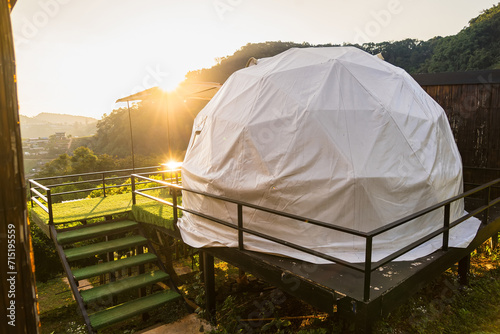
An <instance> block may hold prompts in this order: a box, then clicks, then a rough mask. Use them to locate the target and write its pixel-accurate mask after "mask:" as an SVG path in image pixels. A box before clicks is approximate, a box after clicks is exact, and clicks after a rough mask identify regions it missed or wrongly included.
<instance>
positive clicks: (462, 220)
mask: <svg viewBox="0 0 500 334" xmlns="http://www.w3.org/2000/svg"><path fill="white" fill-rule="evenodd" d="M497 203H500V197H499V198H497V199H495V200H494V201H493V202H490V204H489V205H483V206H482V207H480V208H477V209H476V210H474V211H472V212H469V213H468V214H466V215H464V216H462V217H460V218H458V219H456V220H455V221H453V222H452V223H450V227H449V229H450V230H451V229H452V228H454V227H455V226H457V225H458V224H461V223H463V222H464V221H466V220H467V219H469V218H471V217H473V216H475V215H477V214H479V213H481V212H483V211H484V210H486V209H488V208H489V207H491V206H493V205H495V204H497ZM444 231H445V228H440V229H439V230H436V231H435V232H432V233H431V234H429V235H427V236H425V237H422V238H421V239H419V240H417V241H415V242H414V243H411V244H410V245H408V246H407V247H405V248H402V249H401V250H400V251H398V252H396V253H393V254H391V255H388V256H387V257H385V258H384V259H382V260H380V261H378V262H377V263H376V264H375V267H372V271H373V270H375V269H377V268H379V267H381V266H383V265H385V264H387V263H388V262H390V261H392V260H394V259H396V258H398V257H400V256H401V255H403V254H404V253H407V252H408V251H410V250H412V249H413V248H416V247H418V246H420V245H421V244H423V243H425V242H426V241H428V240H430V239H432V238H434V237H436V236H438V235H439V234H441V233H443V232H444ZM429 236H431V237H430V238H429ZM412 246H413V247H412ZM408 247H410V248H409V249H407V248H408ZM405 249H406V251H404V250H405ZM401 251H403V252H402V253H400V252H401ZM382 261H385V262H383V263H382ZM380 263H382V264H380Z"/></svg>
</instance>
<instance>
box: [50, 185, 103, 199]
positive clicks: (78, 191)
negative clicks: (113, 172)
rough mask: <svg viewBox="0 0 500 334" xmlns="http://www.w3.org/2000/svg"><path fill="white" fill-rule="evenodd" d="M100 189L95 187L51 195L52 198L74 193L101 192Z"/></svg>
mask: <svg viewBox="0 0 500 334" xmlns="http://www.w3.org/2000/svg"><path fill="white" fill-rule="evenodd" d="M106 188H108V187H106ZM102 189H103V188H102V187H97V188H89V189H80V190H71V191H64V192H60V193H55V194H52V197H54V196H60V195H68V194H76V193H85V192H89V191H94V190H102Z"/></svg>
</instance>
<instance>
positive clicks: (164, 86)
mask: <svg viewBox="0 0 500 334" xmlns="http://www.w3.org/2000/svg"><path fill="white" fill-rule="evenodd" d="M182 80H183V78H180V79H179V78H174V77H169V78H166V79H163V80H161V81H160V82H159V83H158V87H159V88H160V89H161V90H162V91H164V92H167V93H169V92H172V91H174V90H176V89H177V87H178V86H179V84H180V83H181V82H182Z"/></svg>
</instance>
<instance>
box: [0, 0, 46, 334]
mask: <svg viewBox="0 0 500 334" xmlns="http://www.w3.org/2000/svg"><path fill="white" fill-rule="evenodd" d="M14 4H15V1H12V0H11V1H8V0H0V175H1V178H0V217H1V219H0V263H1V268H0V281H1V282H2V283H1V284H0V289H1V290H2V292H1V293H0V308H1V309H2V311H1V312H0V314H2V315H3V314H6V313H7V314H6V317H4V318H3V319H2V320H1V321H0V333H9V334H11V333H12V334H14V333H15V334H17V333H38V330H39V328H38V313H37V306H36V299H35V294H36V286H35V280H34V272H33V271H34V267H33V262H32V261H33V258H32V256H31V254H32V252H31V240H30V233H29V225H28V221H27V207H26V188H25V181H24V169H23V168H24V166H23V151H22V141H21V130H20V126H19V111H18V101H17V87H16V67H15V57H14V42H13V36H12V27H11V22H10V11H11V10H12V7H13V6H14ZM4 311H6V312H4Z"/></svg>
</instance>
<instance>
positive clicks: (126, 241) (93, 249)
mask: <svg viewBox="0 0 500 334" xmlns="http://www.w3.org/2000/svg"><path fill="white" fill-rule="evenodd" d="M146 242H147V239H146V238H144V237H143V236H140V235H133V236H130V237H125V238H120V239H114V240H110V241H104V242H99V243H95V244H91V245H86V246H81V247H75V248H70V249H65V250H64V254H65V255H66V259H67V260H68V261H74V260H80V259H84V258H86V257H89V256H93V255H96V254H103V253H108V252H112V251H117V250H121V249H125V248H128V247H132V246H139V245H143V244H145V243H146Z"/></svg>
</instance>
